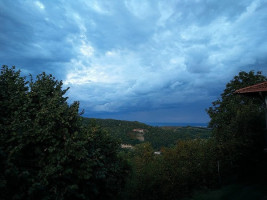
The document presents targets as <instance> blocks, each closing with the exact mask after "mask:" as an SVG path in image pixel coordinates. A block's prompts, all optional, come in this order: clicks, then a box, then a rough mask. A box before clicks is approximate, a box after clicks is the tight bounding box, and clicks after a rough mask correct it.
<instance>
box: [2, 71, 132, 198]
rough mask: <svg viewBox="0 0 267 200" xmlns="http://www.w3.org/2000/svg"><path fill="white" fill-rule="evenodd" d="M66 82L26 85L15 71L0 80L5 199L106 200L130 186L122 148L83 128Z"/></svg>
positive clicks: (41, 80) (48, 79) (44, 79)
mask: <svg viewBox="0 0 267 200" xmlns="http://www.w3.org/2000/svg"><path fill="white" fill-rule="evenodd" d="M62 87H63V83H62V81H57V80H55V78H54V77H53V76H52V75H47V74H46V73H42V74H40V75H38V76H37V77H36V79H35V80H34V79H33V78H32V77H31V79H30V81H26V78H25V77H21V75H20V71H16V69H15V67H12V68H8V67H7V66H2V68H1V75H0V112H1V117H0V170H1V175H0V176H1V178H0V180H1V182H0V191H1V192H0V198H1V199H106V198H109V199H110V198H112V197H115V196H116V194H117V193H118V192H119V190H120V188H121V186H122V185H123V184H124V179H125V175H126V173H127V170H128V168H127V165H125V163H124V162H123V161H122V159H120V158H119V157H118V155H117V152H118V150H119V143H118V142H117V141H116V140H114V139H112V138H111V137H110V136H109V135H108V133H107V132H105V131H102V130H101V129H100V128H99V127H97V126H83V125H82V123H81V119H80V115H79V111H78V110H79V103H78V102H74V103H72V104H70V105H69V104H68V102H67V99H68V98H67V97H65V94H66V92H67V90H68V88H67V89H62Z"/></svg>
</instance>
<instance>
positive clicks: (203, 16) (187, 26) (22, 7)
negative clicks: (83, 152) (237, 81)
mask: <svg viewBox="0 0 267 200" xmlns="http://www.w3.org/2000/svg"><path fill="white" fill-rule="evenodd" d="M0 65H8V66H13V65H15V66H16V68H17V69H20V70H21V73H22V74H23V75H25V76H26V75H28V74H33V75H37V74H39V73H41V72H46V73H48V74H53V75H54V76H55V77H56V79H58V80H63V83H64V87H70V89H69V91H68V93H67V96H68V97H69V103H71V102H73V101H79V102H80V109H84V111H85V113H84V115H83V116H85V117H93V118H113V119H121V120H131V121H140V122H145V123H148V122H154V123H155V122H162V123H189V122H190V123H207V122H209V117H208V115H207V114H206V111H205V109H207V108H208V107H210V106H211V105H212V104H211V103H212V101H215V100H217V99H218V98H219V97H220V94H221V93H222V92H223V90H224V88H225V84H226V83H227V82H229V81H230V80H231V79H232V78H233V77H234V76H235V75H237V74H238V73H239V72H240V71H250V70H255V71H262V72H263V74H264V75H266V74H267V0H236V1H233V0H224V1H217V0H168V1H166V0H165V1H163V0H116V1H115V0H114V1H112V0H98V1H97V0H75V1H71V0H68V1H67V0H45V1H44V0H43V1H41V0H39V1H30V0H12V1H11V0H0Z"/></svg>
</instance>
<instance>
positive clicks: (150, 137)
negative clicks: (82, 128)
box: [83, 118, 211, 149]
mask: <svg viewBox="0 0 267 200" xmlns="http://www.w3.org/2000/svg"><path fill="white" fill-rule="evenodd" d="M83 121H84V123H85V124H95V125H97V126H100V127H102V128H103V129H104V130H106V131H108V132H109V133H110V134H111V135H112V136H114V137H115V138H117V139H119V140H120V141H121V143H123V144H131V145H135V144H140V143H143V142H150V143H151V144H152V146H153V147H154V148H155V149H160V148H161V147H170V146H173V145H174V144H175V143H176V142H177V141H178V140H182V139H195V138H202V139H205V138H209V137H210V135H211V131H210V130H209V129H207V128H202V127H191V126H187V127H176V126H164V127H153V126H150V125H147V124H144V123H141V122H137V121H123V120H114V119H94V118H83Z"/></svg>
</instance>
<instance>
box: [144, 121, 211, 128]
mask: <svg viewBox="0 0 267 200" xmlns="http://www.w3.org/2000/svg"><path fill="white" fill-rule="evenodd" d="M146 124H147V125H150V126H177V127H179V126H182V127H186V126H193V127H205V128H207V127H208V123H161V122H147V123H146Z"/></svg>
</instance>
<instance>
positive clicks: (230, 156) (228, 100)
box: [207, 71, 267, 171]
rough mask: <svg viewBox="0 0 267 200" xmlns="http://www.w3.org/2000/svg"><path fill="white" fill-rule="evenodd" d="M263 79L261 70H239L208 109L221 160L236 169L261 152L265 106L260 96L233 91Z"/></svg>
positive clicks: (250, 163)
mask: <svg viewBox="0 0 267 200" xmlns="http://www.w3.org/2000/svg"><path fill="white" fill-rule="evenodd" d="M266 80H267V78H266V77H265V76H264V75H262V74H261V72H256V73H255V72H254V71H250V72H248V73H247V72H244V71H241V72H240V73H239V74H238V75H237V76H235V77H234V78H233V79H232V80H231V81H230V82H229V83H227V84H226V88H225V90H224V91H223V93H222V94H221V97H220V98H219V99H218V100H216V101H214V102H212V106H211V107H210V108H209V109H207V113H208V114H209V116H210V118H211V121H210V123H209V126H210V128H212V133H213V136H214V138H215V140H216V142H217V143H218V147H219V150H220V151H219V152H221V159H222V160H224V162H225V163H228V164H229V165H231V166H230V167H231V168H232V167H233V166H236V169H238V170H239V171H242V169H246V168H248V167H249V165H254V164H255V162H257V160H258V159H259V157H260V156H261V155H262V152H263V145H264V135H263V134H264V127H265V120H264V118H265V105H264V101H263V99H261V98H260V96H245V95H239V94H235V91H236V90H238V89H240V88H244V87H247V86H250V85H254V84H258V83H261V82H264V81H266ZM230 163H231V164H230ZM244 166H246V167H244Z"/></svg>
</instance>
